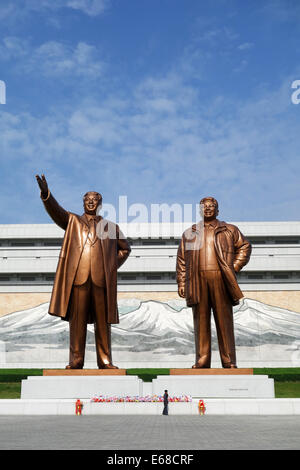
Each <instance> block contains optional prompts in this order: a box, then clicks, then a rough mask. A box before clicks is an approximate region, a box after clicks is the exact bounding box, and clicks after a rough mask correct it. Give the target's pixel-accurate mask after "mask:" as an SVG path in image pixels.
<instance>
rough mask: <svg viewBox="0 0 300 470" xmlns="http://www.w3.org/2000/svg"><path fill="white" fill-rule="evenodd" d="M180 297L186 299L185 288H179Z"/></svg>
mask: <svg viewBox="0 0 300 470" xmlns="http://www.w3.org/2000/svg"><path fill="white" fill-rule="evenodd" d="M178 295H179V297H182V298H185V288H184V287H178Z"/></svg>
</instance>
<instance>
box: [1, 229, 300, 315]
mask: <svg viewBox="0 0 300 470" xmlns="http://www.w3.org/2000/svg"><path fill="white" fill-rule="evenodd" d="M232 223H233V224H235V225H237V226H238V227H239V229H240V230H241V231H242V232H243V234H244V235H245V236H246V237H247V238H248V239H249V241H250V242H251V243H252V248H253V249H252V255H251V259H250V262H249V263H248V264H247V265H246V266H245V268H244V269H243V270H242V272H241V273H239V274H238V281H239V284H240V287H241V289H242V291H243V293H244V295H245V297H247V298H252V299H255V300H259V301H261V302H264V303H266V304H268V305H274V306H278V307H282V308H286V309H290V310H292V311H294V312H300V222H232ZM189 225H191V224H180V223H173V224H166V223H160V224H153V223H152V224H149V223H144V224H142V223H141V224H135V223H131V224H120V228H121V230H122V231H123V233H124V234H125V236H126V237H127V238H128V239H129V240H130V243H131V246H132V252H131V254H130V257H129V258H128V260H127V261H126V263H125V264H124V265H123V266H122V267H121V268H120V270H119V274H118V292H119V298H130V297H134V298H139V299H143V300H151V299H152V300H162V301H165V300H168V299H176V298H178V295H177V284H176V273H175V271H176V255H177V247H178V244H179V241H180V238H181V235H182V233H183V231H184V230H185V229H186V228H187V227H188V226H189ZM63 236H64V232H63V230H61V229H60V228H59V227H57V226H56V225H54V224H24V225H23V224H13V225H0V316H2V315H5V314H8V313H12V312H15V311H20V310H23V309H25V308H31V307H34V306H35V305H38V304H40V303H42V302H47V301H49V299H50V295H51V291H52V286H53V280H54V276H55V272H56V267H57V262H58V256H59V251H60V246H61V243H62V239H63Z"/></svg>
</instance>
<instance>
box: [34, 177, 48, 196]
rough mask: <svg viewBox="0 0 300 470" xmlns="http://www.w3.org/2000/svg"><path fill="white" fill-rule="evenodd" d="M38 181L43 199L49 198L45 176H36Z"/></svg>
mask: <svg viewBox="0 0 300 470" xmlns="http://www.w3.org/2000/svg"><path fill="white" fill-rule="evenodd" d="M36 180H37V182H38V185H39V187H40V190H41V193H42V197H43V198H46V197H47V196H48V183H47V181H46V178H45V175H42V177H41V178H40V177H39V175H36Z"/></svg>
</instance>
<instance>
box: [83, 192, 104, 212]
mask: <svg viewBox="0 0 300 470" xmlns="http://www.w3.org/2000/svg"><path fill="white" fill-rule="evenodd" d="M83 207H84V212H85V213H86V214H90V215H96V214H97V213H98V212H99V210H100V209H101V207H102V196H101V194H99V193H97V192H96V191H88V192H87V193H85V195H84V196H83Z"/></svg>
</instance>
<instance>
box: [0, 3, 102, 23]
mask: <svg viewBox="0 0 300 470" xmlns="http://www.w3.org/2000/svg"><path fill="white" fill-rule="evenodd" d="M109 5H110V0H26V1H25V2H24V0H13V1H12V0H8V1H6V2H5V4H2V5H0V20H1V19H10V20H12V19H19V18H24V17H26V16H28V15H29V14H32V13H34V12H42V13H45V14H47V13H49V12H55V11H57V10H60V9H62V8H68V9H71V10H73V11H79V12H82V13H84V14H86V15H88V16H91V17H96V16H99V15H101V14H103V12H104V11H106V10H107V9H108V7H109Z"/></svg>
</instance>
